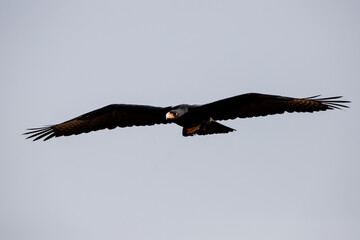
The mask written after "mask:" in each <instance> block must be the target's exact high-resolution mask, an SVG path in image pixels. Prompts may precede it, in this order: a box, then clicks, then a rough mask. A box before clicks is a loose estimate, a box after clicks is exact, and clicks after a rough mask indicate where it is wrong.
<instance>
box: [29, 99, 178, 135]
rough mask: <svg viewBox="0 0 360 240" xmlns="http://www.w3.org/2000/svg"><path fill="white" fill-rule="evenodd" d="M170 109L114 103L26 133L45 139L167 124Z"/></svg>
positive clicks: (31, 129)
mask: <svg viewBox="0 0 360 240" xmlns="http://www.w3.org/2000/svg"><path fill="white" fill-rule="evenodd" d="M170 109H171V107H165V108H162V107H153V106H145V105H129V104H113V105H108V106H106V107H103V108H100V109H97V110H95V111H92V112H89V113H86V114H83V115H81V116H79V117H76V118H74V119H72V120H69V121H66V122H63V123H60V124H56V125H51V126H46V127H42V128H30V129H28V132H26V133H24V134H25V135H29V136H28V138H34V141H35V140H38V139H41V138H44V141H45V140H48V139H50V138H52V137H59V136H70V135H74V134H75V135H77V134H81V133H88V132H91V131H97V130H100V129H105V128H108V129H113V128H116V127H132V126H146V125H154V124H165V123H169V122H168V121H166V118H165V115H166V113H167V112H168V111H169V110H170Z"/></svg>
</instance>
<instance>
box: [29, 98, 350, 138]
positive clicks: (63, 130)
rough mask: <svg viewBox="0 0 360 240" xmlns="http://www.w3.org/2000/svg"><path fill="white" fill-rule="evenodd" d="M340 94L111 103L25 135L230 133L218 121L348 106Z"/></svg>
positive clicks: (230, 129) (42, 136)
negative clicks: (175, 129) (169, 127)
mask: <svg viewBox="0 0 360 240" xmlns="http://www.w3.org/2000/svg"><path fill="white" fill-rule="evenodd" d="M340 98H341V97H340V96H338V97H329V98H319V95H318V96H314V97H309V98H291V97H282V96H275V95H267V94H259V93H247V94H243V95H238V96H235V97H230V98H226V99H222V100H219V101H216V102H212V103H208V104H204V105H187V104H181V105H178V106H175V107H153V106H146V105H130V104H112V105H108V106H106V107H103V108H100V109H97V110H95V111H92V112H89V113H85V114H83V115H81V116H79V117H76V118H74V119H71V120H69V121H66V122H63V123H60V124H56V125H51V126H46V127H41V128H30V129H28V132H26V133H24V134H26V135H29V136H28V137H27V138H34V141H35V140H39V139H42V138H44V141H45V140H48V139H50V138H52V137H60V136H70V135H77V134H81V133H88V132H91V131H97V130H101V129H105V128H107V129H114V128H116V127H132V126H148V125H154V124H168V123H176V124H177V125H180V126H182V127H183V131H182V134H183V136H193V135H195V134H197V135H208V134H217V133H229V132H232V131H235V129H232V128H229V127H227V126H224V125H222V124H220V123H218V122H217V121H220V120H228V119H235V118H251V117H259V116H267V115H272V114H282V113H284V112H289V113H292V112H318V111H326V110H333V109H340V108H347V107H348V106H346V105H345V104H346V103H350V102H349V101H344V100H339V99H340Z"/></svg>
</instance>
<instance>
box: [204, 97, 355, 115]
mask: <svg viewBox="0 0 360 240" xmlns="http://www.w3.org/2000/svg"><path fill="white" fill-rule="evenodd" d="M318 97H319V96H314V97H309V98H291V97H282V96H276V95H267V94H260V93H247V94H243V95H238V96H235V97H230V98H226V99H222V100H219V101H216V102H212V103H209V104H205V105H202V106H200V107H199V111H202V113H203V114H207V115H208V116H210V117H212V118H213V119H214V120H227V119H235V118H250V117H259V116H267V115H272V114H282V113H284V112H317V111H325V110H330V109H339V108H347V107H348V106H346V105H344V104H346V103H349V101H343V100H339V98H341V97H330V98H318Z"/></svg>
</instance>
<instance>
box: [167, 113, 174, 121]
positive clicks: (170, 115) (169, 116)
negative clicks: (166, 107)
mask: <svg viewBox="0 0 360 240" xmlns="http://www.w3.org/2000/svg"><path fill="white" fill-rule="evenodd" d="M174 118H175V114H174V113H171V112H168V113H166V119H174Z"/></svg>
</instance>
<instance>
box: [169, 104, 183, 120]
mask: <svg viewBox="0 0 360 240" xmlns="http://www.w3.org/2000/svg"><path fill="white" fill-rule="evenodd" d="M187 111H188V106H186V105H179V106H176V107H174V108H173V109H171V110H170V111H169V112H167V113H166V119H170V120H174V119H176V118H179V117H181V116H183V115H184V114H185V113H186V112H187Z"/></svg>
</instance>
